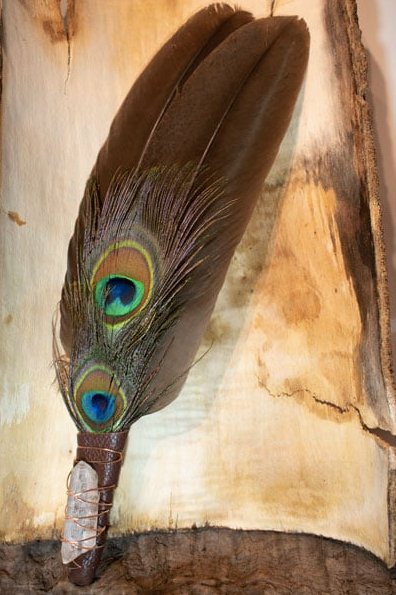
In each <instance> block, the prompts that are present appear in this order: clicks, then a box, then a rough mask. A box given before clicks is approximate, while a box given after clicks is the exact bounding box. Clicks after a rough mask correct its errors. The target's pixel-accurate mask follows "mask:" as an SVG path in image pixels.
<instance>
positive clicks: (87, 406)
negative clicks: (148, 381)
mask: <svg viewBox="0 0 396 595" xmlns="http://www.w3.org/2000/svg"><path fill="white" fill-rule="evenodd" d="M74 401H75V404H76V408H77V412H78V414H79V416H80V417H81V419H82V421H83V423H84V426H85V427H86V429H87V431H89V432H115V431H117V429H118V428H119V425H120V423H121V421H122V415H123V413H124V411H125V408H126V398H125V394H124V392H123V390H122V389H121V386H120V383H119V382H118V380H117V378H116V376H115V375H114V374H113V373H112V372H111V371H110V370H108V369H107V368H106V367H105V366H101V365H94V366H91V367H90V368H88V369H87V370H85V371H84V373H83V374H82V375H81V376H80V378H79V380H78V381H77V383H76V386H75V390H74Z"/></svg>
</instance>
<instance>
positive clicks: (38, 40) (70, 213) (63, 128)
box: [0, 0, 396, 592]
mask: <svg viewBox="0 0 396 595" xmlns="http://www.w3.org/2000/svg"><path fill="white" fill-rule="evenodd" d="M100 4H101V9H100V10H98V9H97V7H98V3H97V0H84V2H70V3H69V7H70V10H69V13H68V15H67V19H66V20H65V19H64V18H63V17H62V15H61V14H60V8H59V4H58V3H56V2H49V3H46V2H41V1H39V0H37V1H32V2H22V1H14V0H5V1H4V2H3V28H4V32H3V39H4V54H3V95H2V139H3V155H2V173H1V190H2V197H3V198H2V200H3V204H2V208H3V210H2V211H1V226H2V227H1V251H0V253H1V267H2V275H3V276H2V279H3V282H2V284H3V288H5V290H4V291H3V292H2V312H3V314H2V315H3V328H2V333H1V345H0V350H1V354H0V358H1V362H2V365H1V386H2V390H1V395H0V398H1V407H0V414H1V432H2V441H3V444H5V445H6V447H5V448H3V449H2V451H1V453H0V488H1V489H0V504H1V506H0V527H1V531H0V538H1V539H2V540H3V541H7V542H10V541H11V542H16V543H17V542H21V541H25V542H30V541H31V540H33V539H35V538H36V537H38V538H40V539H52V538H57V537H58V536H59V533H60V530H61V526H62V523H63V516H64V506H65V498H66V497H65V482H66V477H67V474H68V472H69V470H70V468H71V465H72V458H73V453H74V451H75V428H74V427H73V425H72V422H71V421H70V420H69V418H68V416H67V412H66V410H65V408H64V406H63V403H62V402H61V398H60V396H59V394H58V393H57V391H56V389H55V387H54V386H53V384H52V381H53V372H52V370H51V365H50V362H51V357H52V355H51V316H52V313H53V311H54V308H55V304H56V302H57V300H58V299H59V295H60V288H61V285H62V280H63V275H64V271H65V263H66V250H67V243H68V240H69V237H70V235H71V231H72V227H73V224H74V219H75V216H76V213H77V208H78V203H79V201H80V199H81V196H82V192H83V187H84V184H85V181H86V178H87V176H88V174H89V171H90V169H91V167H92V164H93V163H94V161H95V158H96V154H97V152H98V150H99V148H100V146H101V144H102V142H103V140H104V138H105V136H106V134H107V130H108V127H109V124H110V122H111V119H112V117H113V116H114V114H115V113H116V110H117V108H118V106H119V105H120V103H121V101H122V99H123V97H124V96H125V94H126V93H127V91H128V89H129V87H130V85H131V83H132V82H133V80H134V79H135V78H136V76H137V75H138V73H139V71H140V70H141V68H142V67H143V66H144V64H145V63H147V61H148V59H149V58H150V57H151V55H152V54H153V53H154V51H155V50H156V49H157V48H158V47H159V46H160V45H161V43H162V42H163V41H164V40H165V39H166V38H167V37H169V35H170V34H171V33H172V32H173V31H174V30H175V29H176V28H177V27H178V26H179V25H180V24H181V22H183V21H184V20H185V18H187V17H188V16H189V15H190V14H192V13H193V12H194V11H195V10H196V9H197V8H198V7H199V6H200V5H201V4H202V3H201V2H199V1H198V0H189V2H181V0H178V1H174V2H171V3H170V2H164V3H158V2H154V1H151V0H150V1H149V2H147V1H146V0H144V1H143V0H134V2H133V3H131V2H129V0H103V1H101V3H100ZM242 5H243V7H244V8H247V9H252V10H253V11H254V12H255V14H258V15H259V14H262V15H266V14H269V13H270V11H271V10H272V11H273V12H274V13H275V14H291V13H294V14H299V15H301V16H303V17H304V18H306V20H307V22H308V24H309V27H310V30H311V38H312V49H311V57H310V63H309V68H308V73H307V78H306V82H305V86H304V89H303V92H302V94H301V97H300V100H299V104H298V106H297V110H296V113H295V117H294V119H293V123H292V126H291V128H290V130H289V132H288V135H287V136H286V138H285V141H284V143H283V145H282V149H281V151H280V153H279V156H278V159H277V162H276V164H275V166H274V168H273V170H272V172H271V174H270V177H269V178H268V180H267V184H266V186H265V188H264V189H263V196H262V199H261V200H260V201H259V204H258V206H257V209H256V212H255V214H254V216H253V219H252V221H251V224H250V226H249V229H248V231H247V233H246V235H245V237H244V239H243V240H242V243H241V245H240V247H239V249H238V251H237V252H236V254H235V257H234V259H233V263H232V266H231V268H230V271H229V275H228V278H227V281H226V284H225V286H224V290H223V292H222V293H221V295H220V298H219V301H218V305H217V308H216V310H215V312H214V314H213V317H212V319H211V322H210V324H209V327H208V329H207V333H206V335H205V338H204V342H203V344H202V347H201V354H204V353H206V352H207V355H206V356H205V357H203V359H202V360H201V361H200V363H199V364H197V365H196V366H195V367H194V369H193V370H192V372H191V374H190V376H189V380H188V382H187V384H186V386H185V388H184V390H183V392H182V394H181V395H180V397H179V398H178V399H177V401H175V403H174V404H172V405H171V406H170V407H168V408H167V409H165V410H164V411H163V412H160V413H157V414H155V415H152V416H149V417H147V418H145V419H143V420H141V421H139V422H138V424H136V426H135V427H134V428H133V430H132V432H131V434H130V437H129V444H128V447H127V456H126V460H125V464H124V466H123V469H122V473H121V481H120V484H119V488H118V490H117V494H116V501H115V506H114V509H113V511H112V523H113V534H114V535H122V534H125V533H130V532H133V531H139V532H144V531H149V530H155V529H172V530H173V529H174V528H175V527H177V528H179V529H182V528H184V529H187V528H191V526H193V525H194V524H195V525H196V526H198V527H204V526H205V524H206V523H207V522H209V523H210V524H211V525H215V526H223V527H232V528H234V529H239V528H243V529H245V530H255V529H265V530H277V531H287V532H306V533H314V534H318V535H325V536H327V537H332V538H334V539H341V540H344V541H346V542H352V543H354V544H357V545H359V546H361V547H364V548H366V549H367V550H370V551H372V552H373V553H375V554H376V555H377V556H379V557H380V558H381V559H383V560H384V561H386V563H387V564H389V565H390V566H391V565H393V564H394V562H395V559H396V557H395V504H394V502H395V497H394V496H395V492H396V488H395V466H396V458H395V444H396V442H395V434H396V431H395V417H396V416H395V391H394V383H393V376H392V372H391V369H390V358H389V311H388V301H387V282H386V272H385V266H384V247H383V241H382V231H381V210H380V206H379V197H378V185H377V179H376V164H375V155H374V151H373V143H372V130H371V117H370V112H369V107H368V105H367V102H366V91H367V76H366V60H365V56H364V51H363V48H362V46H361V43H360V31H359V28H358V23H357V20H356V7H355V3H354V2H353V1H352V0H346V1H341V0H337V1H330V0H314V1H313V0H292V1H281V0H279V1H276V2H270V1H265V2H264V1H263V2H261V1H259V0H255V1H253V0H252V1H249V0H247V1H246V2H243V4H242ZM104 40H105V41H104ZM8 213H16V214H17V215H18V220H20V221H23V222H25V224H24V225H18V224H16V221H15V218H14V219H13V218H12V217H11V218H10V216H9V215H8ZM208 350H209V351H208ZM170 535H173V534H170ZM221 535H228V533H221ZM131 539H132V538H131ZM243 539H244V538H243ZM132 540H133V539H132ZM180 543H181V542H180ZM243 543H244V546H243V547H245V542H243ZM326 543H327V542H326ZM26 547H28V546H26ZM29 547H30V546H29ZM43 547H44V546H43ZM51 547H52V546H51ZM23 551H27V550H26V549H25V550H24V549H23V548H22V549H21V552H23ZM51 551H52V550H51ZM238 551H239V550H238ZM241 551H242V550H241ZM18 555H19V554H18ZM21 555H22V553H21ZM23 555H25V554H23ZM241 555H242V554H241ZM31 571H32V572H33V570H31ZM355 578H356V577H355ZM356 580H358V579H357V578H356ZM197 588H198V587H197ZM205 588H206V587H205ZM208 588H209V587H208ZM213 588H215V587H213ZM216 588H217V587H216ZM219 588H220V587H219ZM249 588H250V587H249ZM252 588H253V587H252ZM59 592H61V591H59ZM65 592H66V591H65ZM197 592H199V591H197ZM269 592H270V591H269ZM285 592H286V591H285ZM292 592H294V591H292ZM307 592H309V591H307ZM324 592H325V591H324ZM351 592H353V591H351ZM357 592H358V591H357ZM361 592H364V591H361ZM367 592H369V591H367ZM370 592H375V591H370Z"/></svg>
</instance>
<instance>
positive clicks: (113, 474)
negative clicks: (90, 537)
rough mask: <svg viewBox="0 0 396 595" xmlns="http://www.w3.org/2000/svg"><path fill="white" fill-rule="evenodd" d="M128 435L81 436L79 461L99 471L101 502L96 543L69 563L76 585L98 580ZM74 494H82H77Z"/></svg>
mask: <svg viewBox="0 0 396 595" xmlns="http://www.w3.org/2000/svg"><path fill="white" fill-rule="evenodd" d="M127 435H128V432H114V433H103V434H91V433H79V434H78V435H77V456H76V460H75V463H78V462H79V461H85V462H86V463H88V464H89V465H90V466H91V467H92V468H93V469H94V470H95V471H96V473H97V474H98V491H99V502H98V512H97V515H95V516H97V528H96V544H95V545H94V546H93V547H85V548H84V546H83V545H82V546H80V549H83V550H84V549H86V551H84V553H82V554H81V555H79V556H78V557H77V558H75V559H74V560H73V561H72V562H70V563H69V564H67V567H68V568H69V580H70V581H71V582H72V583H74V584H76V585H80V586H84V585H89V584H91V583H92V582H93V580H94V577H95V571H96V569H97V567H98V565H99V562H100V558H101V554H102V549H103V547H104V544H105V541H106V537H107V529H108V527H109V524H110V523H109V514H110V508H111V506H112V503H113V496H114V489H115V488H116V486H117V483H118V478H119V475H120V469H121V463H122V459H123V451H124V447H125V442H126V438H127ZM72 496H74V497H76V498H77V497H78V495H76V494H74V495H73V494H72ZM72 520H73V519H72ZM74 522H76V523H77V524H78V523H79V519H75V520H74Z"/></svg>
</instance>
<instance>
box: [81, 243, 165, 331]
mask: <svg viewBox="0 0 396 595" xmlns="http://www.w3.org/2000/svg"><path fill="white" fill-rule="evenodd" d="M153 270H154V267H153V263H152V259H151V258H150V255H149V252H148V251H147V250H146V249H145V248H144V247H143V246H142V245H141V244H139V243H138V242H136V241H134V240H124V241H120V242H117V243H115V244H112V245H111V246H110V247H109V248H108V249H107V250H106V251H105V252H104V254H102V256H101V257H100V258H99V260H98V262H97V264H96V265H95V267H94V270H93V275H92V278H91V286H92V287H93V290H94V296H95V303H96V305H97V306H98V308H99V309H100V310H101V311H102V312H103V314H104V319H105V322H106V324H107V325H108V326H111V327H118V326H121V325H122V324H124V322H126V321H128V320H129V319H130V318H132V317H133V316H135V315H136V314H138V313H139V312H140V311H141V310H142V308H144V306H145V305H146V304H147V302H148V301H149V299H150V297H151V294H152V288H153Z"/></svg>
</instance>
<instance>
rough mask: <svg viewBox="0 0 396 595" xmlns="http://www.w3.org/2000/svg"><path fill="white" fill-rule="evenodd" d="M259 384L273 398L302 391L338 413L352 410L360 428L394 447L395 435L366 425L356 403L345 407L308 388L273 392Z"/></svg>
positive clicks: (295, 394) (348, 413)
mask: <svg viewBox="0 0 396 595" xmlns="http://www.w3.org/2000/svg"><path fill="white" fill-rule="evenodd" d="M260 385H261V386H262V387H263V388H264V389H265V390H266V391H267V393H268V394H269V396H270V397H273V398H282V397H287V398H293V397H296V396H297V395H298V394H299V393H302V394H307V395H308V396H309V397H311V398H312V399H313V400H314V401H315V403H318V404H319V405H324V406H325V407H329V408H330V409H334V410H336V411H337V413H339V414H340V415H350V414H351V413H352V412H353V411H354V412H355V413H356V414H357V416H358V419H359V423H360V426H361V428H362V429H363V430H364V431H365V432H367V433H368V434H370V435H371V436H373V437H374V438H375V439H376V440H377V441H378V442H379V443H381V445H382V446H384V447H388V446H391V447H393V448H396V435H395V434H392V432H390V431H389V430H384V429H382V428H380V427H370V426H368V425H367V424H366V423H365V421H364V419H363V415H362V413H361V411H360V409H359V408H358V407H356V405H353V404H352V403H349V404H348V406H347V407H341V406H340V405H337V404H336V403H332V402H331V401H326V400H325V399H321V398H320V397H318V396H317V395H315V393H313V392H312V391H311V390H310V389H309V388H299V389H296V390H294V391H291V392H287V391H282V392H279V393H274V392H272V391H271V390H270V389H269V388H268V386H266V385H264V384H263V383H260Z"/></svg>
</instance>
